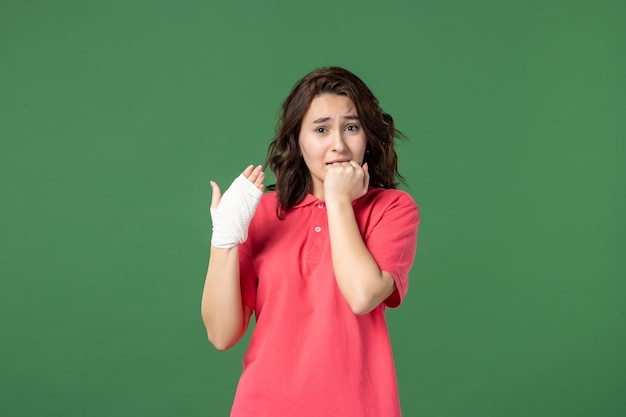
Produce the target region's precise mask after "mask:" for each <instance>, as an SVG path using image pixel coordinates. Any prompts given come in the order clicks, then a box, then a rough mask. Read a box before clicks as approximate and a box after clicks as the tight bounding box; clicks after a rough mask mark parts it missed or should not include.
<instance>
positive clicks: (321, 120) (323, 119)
mask: <svg viewBox="0 0 626 417" xmlns="http://www.w3.org/2000/svg"><path fill="white" fill-rule="evenodd" d="M343 118H344V119H345V120H359V116H357V115H356V114H348V115H345V116H343ZM330 119H332V117H329V116H326V117H320V118H319V119H315V120H313V123H324V122H327V121H329V120H330Z"/></svg>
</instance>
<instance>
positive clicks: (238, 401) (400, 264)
mask: <svg viewBox="0 0 626 417" xmlns="http://www.w3.org/2000/svg"><path fill="white" fill-rule="evenodd" d="M397 135H398V132H397V131H396V130H395V128H394V123H393V119H392V118H391V116H390V115H388V114H386V113H384V112H383V111H382V109H381V108H380V106H379V104H378V100H377V99H376V97H375V96H374V95H373V94H372V92H371V91H370V89H369V88H368V87H367V86H366V85H365V84H364V83H363V82H362V81H361V80H360V79H359V78H358V77H357V76H355V75H354V74H352V73H351V72H349V71H347V70H345V69H343V68H337V67H331V68H322V69H318V70H315V71H313V72H311V73H310V74H308V75H306V76H305V77H304V78H302V79H301V80H300V81H299V82H298V83H297V84H296V85H295V86H294V88H293V90H292V91H291V93H290V94H289V96H288V97H287V99H286V100H285V102H284V103H283V106H282V115H281V119H280V121H279V124H278V127H277V132H276V136H275V138H274V140H273V141H272V142H271V143H270V146H269V150H268V159H267V162H268V164H269V167H270V169H271V170H272V171H273V172H274V174H275V175H276V184H275V185H273V186H271V187H269V188H270V190H272V191H273V192H269V193H263V191H264V185H263V180H264V174H263V171H262V167H261V166H257V167H253V166H249V167H247V168H246V169H245V170H244V171H243V173H242V174H241V175H240V176H239V177H238V178H237V179H236V180H235V181H234V182H233V184H232V185H231V186H230V187H229V189H228V190H227V191H226V193H224V195H223V196H221V192H220V189H219V187H218V186H217V184H215V183H213V182H212V183H211V185H212V188H213V199H212V205H211V215H212V219H213V235H212V241H211V243H212V245H211V256H210V260H209V268H208V272H207V277H206V283H205V287H204V293H203V297H202V317H203V320H204V323H205V326H206V329H207V333H208V337H209V340H210V341H211V342H212V343H213V345H214V346H215V347H216V348H217V349H220V350H221V349H228V348H229V347H231V346H233V345H234V344H235V343H237V341H238V340H239V339H240V338H241V336H242V335H243V334H244V332H245V331H246V328H247V327H248V323H249V320H250V316H251V315H252V313H254V314H255V318H256V325H255V328H254V332H253V334H252V336H251V340H250V345H249V347H248V350H247V352H246V354H245V357H244V368H243V373H242V375H241V378H240V381H239V385H238V388H237V392H236V395H235V399H234V403H233V408H232V412H231V416H233V417H239V416H246V417H248V416H255V417H265V416H267V417H270V416H271V417H287V416H288V417H308V416H315V417H321V416H324V417H333V416H341V417H350V416H355V417H357V416H358V417H365V416H372V417H396V416H400V415H401V411H400V402H399V397H398V388H397V383H396V375H395V369H394V363H393V357H392V352H391V345H390V342H389V336H388V332H387V325H386V322H385V309H386V308H387V307H398V306H399V305H400V303H401V302H402V299H403V298H404V295H405V294H406V291H407V287H408V274H409V270H410V268H411V265H412V263H413V258H414V255H415V250H416V244H417V227H418V223H419V211H418V208H417V206H416V204H415V202H414V201H413V199H412V198H411V197H410V196H409V195H408V194H407V193H405V192H403V191H400V190H397V189H395V188H396V186H397V180H398V179H399V178H400V175H399V173H398V169H397V157H396V152H395V150H394V138H395V137H396V136H397Z"/></svg>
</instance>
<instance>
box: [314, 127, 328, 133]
mask: <svg viewBox="0 0 626 417" xmlns="http://www.w3.org/2000/svg"><path fill="white" fill-rule="evenodd" d="M315 131H316V132H317V133H326V128H325V127H318V128H317V129H315Z"/></svg>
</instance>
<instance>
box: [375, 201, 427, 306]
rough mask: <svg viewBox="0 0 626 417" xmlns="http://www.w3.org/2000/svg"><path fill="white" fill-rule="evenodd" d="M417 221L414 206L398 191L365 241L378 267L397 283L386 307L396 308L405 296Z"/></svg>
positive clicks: (414, 244)
mask: <svg viewBox="0 0 626 417" xmlns="http://www.w3.org/2000/svg"><path fill="white" fill-rule="evenodd" d="M419 221H420V213H419V208H418V207H417V204H415V202H414V201H413V199H412V198H411V196H410V195H409V194H407V193H405V192H402V191H400V192H398V195H397V198H395V199H393V200H392V201H391V202H390V203H389V205H388V206H387V207H386V208H385V210H384V212H383V213H382V216H381V217H380V220H379V221H378V222H377V223H376V225H375V226H374V227H373V228H372V230H371V232H370V233H369V235H368V236H367V238H366V246H367V248H368V250H369V251H370V253H371V254H372V256H373V257H374V259H375V260H376V263H377V264H378V267H379V268H380V269H381V271H386V272H388V273H389V274H391V276H392V277H393V279H394V281H395V283H396V287H397V289H396V291H394V293H393V294H391V295H390V296H389V297H388V298H387V299H386V300H385V304H386V305H387V306H388V307H392V308H395V307H398V306H399V305H400V304H401V303H402V300H403V299H404V296H405V295H406V293H407V290H408V287H409V271H410V270H411V267H412V266H413V260H414V258H415V251H416V249H417V228H418V225H419Z"/></svg>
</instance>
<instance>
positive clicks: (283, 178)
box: [265, 67, 405, 218]
mask: <svg viewBox="0 0 626 417" xmlns="http://www.w3.org/2000/svg"><path fill="white" fill-rule="evenodd" d="M322 94H336V95H342V96H347V97H348V98H349V99H350V100H352V102H353V103H354V106H355V107H356V110H357V115H358V116H359V120H360V121H361V124H362V126H363V130H364V133H365V137H366V138H367V145H366V150H365V157H364V160H363V163H365V162H367V163H368V167H369V173H370V185H371V186H372V187H380V188H396V187H397V186H398V182H402V181H403V180H404V178H403V177H402V176H401V175H400V173H399V172H398V157H397V155H396V151H395V149H394V139H395V138H398V139H404V138H405V137H404V135H403V134H402V133H401V132H400V131H398V130H397V129H396V128H395V126H394V123H393V118H392V117H391V116H390V115H389V114H387V113H385V112H383V110H382V109H381V108H380V105H379V102H378V99H377V98H376V97H375V96H374V94H373V93H372V91H371V90H370V89H369V88H368V87H367V85H365V83H364V82H363V81H362V80H361V79H360V78H359V77H357V76H356V75H354V74H353V73H351V72H350V71H348V70H346V69H344V68H340V67H328V68H319V69H316V70H315V71H313V72H311V73H309V74H307V75H305V76H304V77H303V78H302V79H301V80H300V81H298V82H297V83H296V85H295V86H294V87H293V89H292V90H291V92H290V93H289V95H288V96H287V98H286V99H285V101H284V102H283V104H282V106H281V112H280V118H279V120H278V123H277V125H276V133H275V136H274V139H273V140H272V141H271V142H270V144H269V148H268V150H267V159H266V163H265V165H266V166H269V167H270V169H271V170H272V172H273V173H274V175H275V176H276V184H272V185H270V186H268V189H269V190H274V191H276V194H277V200H278V206H277V207H276V212H277V214H278V216H279V217H280V218H282V214H283V213H285V212H287V211H289V210H291V209H292V208H293V207H294V206H295V205H297V204H299V203H300V202H302V200H304V198H305V197H306V195H307V194H308V193H309V192H310V190H311V188H312V179H311V174H310V172H309V169H308V167H307V166H306V164H305V163H304V159H303V158H302V153H301V151H300V143H299V135H300V128H301V126H302V119H303V118H304V115H305V114H306V112H307V110H308V109H309V106H310V105H311V102H312V101H313V99H314V98H315V97H317V96H319V95H322Z"/></svg>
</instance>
